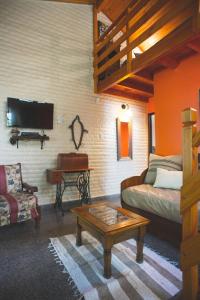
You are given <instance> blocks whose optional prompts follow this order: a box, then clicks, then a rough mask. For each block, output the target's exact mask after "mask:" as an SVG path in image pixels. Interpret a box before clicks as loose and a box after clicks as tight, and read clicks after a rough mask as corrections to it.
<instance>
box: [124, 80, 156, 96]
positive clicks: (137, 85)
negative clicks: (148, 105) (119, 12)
mask: <svg viewBox="0 0 200 300" xmlns="http://www.w3.org/2000/svg"><path fill="white" fill-rule="evenodd" d="M118 85H120V86H122V87H125V88H129V89H132V90H135V91H137V92H138V93H139V94H143V95H146V96H147V97H152V96H153V93H154V88H153V86H150V85H146V84H144V83H141V82H139V81H135V80H134V79H132V78H127V79H125V80H124V81H121V82H120V83H118Z"/></svg>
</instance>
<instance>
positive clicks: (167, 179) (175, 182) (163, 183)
mask: <svg viewBox="0 0 200 300" xmlns="http://www.w3.org/2000/svg"><path fill="white" fill-rule="evenodd" d="M182 185H183V172H182V171H168V170H165V169H161V168H157V175H156V181H155V183H154V185H153V186H154V187H156V188H164V189H174V190H180V188H181V186H182Z"/></svg>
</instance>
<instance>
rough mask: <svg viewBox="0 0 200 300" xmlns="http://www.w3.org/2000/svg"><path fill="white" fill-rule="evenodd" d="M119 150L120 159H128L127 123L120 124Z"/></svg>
mask: <svg viewBox="0 0 200 300" xmlns="http://www.w3.org/2000/svg"><path fill="white" fill-rule="evenodd" d="M120 126H121V148H120V155H121V157H128V153H129V130H128V123H127V122H121V125H120Z"/></svg>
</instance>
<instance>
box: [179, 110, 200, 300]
mask: <svg viewBox="0 0 200 300" xmlns="http://www.w3.org/2000/svg"><path fill="white" fill-rule="evenodd" d="M182 122H183V188H182V190H181V214H182V217H183V227H182V245H181V268H182V270H183V299H184V300H189V299H190V300H196V299H197V293H198V266H197V265H193V264H188V265H187V266H185V253H184V250H183V248H184V247H182V246H183V245H184V244H185V243H186V241H187V240H188V239H192V238H194V237H195V236H196V235H197V232H198V207H197V202H196V203H194V204H193V205H191V206H189V207H188V208H187V209H185V208H183V204H184V203H183V202H184V200H185V192H184V184H186V183H187V180H188V179H189V178H191V176H192V175H193V174H195V173H196V172H197V170H198V159H197V155H198V153H197V152H198V148H197V147H194V146H193V138H194V136H195V134H196V133H197V129H196V122H197V111H196V110H195V109H192V108H188V109H185V110H184V111H183V113H182ZM197 201H198V200H197ZM184 249H185V248H184ZM187 259H188V258H187ZM187 263H188V261H187Z"/></svg>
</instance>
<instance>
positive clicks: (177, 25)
mask: <svg viewBox="0 0 200 300" xmlns="http://www.w3.org/2000/svg"><path fill="white" fill-rule="evenodd" d="M199 2H200V0H198V1H197V0H176V1H175V0H138V1H133V2H131V4H130V5H129V6H128V7H126V9H125V10H124V11H123V13H122V14H121V15H120V16H119V17H118V18H117V20H115V22H113V23H112V24H111V26H110V27H109V28H108V29H107V30H106V32H105V33H104V34H103V35H102V36H101V37H99V36H98V26H97V13H98V8H97V7H95V6H94V84H95V92H97V93H102V92H104V91H105V90H109V89H112V88H113V86H114V85H115V86H117V88H118V89H119V90H120V89H126V88H132V89H135V90H136V91H137V93H138V91H139V94H141V96H142V95H143V96H144V98H148V97H151V96H152V95H153V81H152V79H153V77H152V74H153V73H154V71H155V70H158V69H159V68H161V67H171V68H174V67H176V66H177V64H178V62H177V61H176V59H173V57H171V56H169V54H170V52H171V51H173V50H174V49H176V50H177V49H179V47H181V46H183V45H185V43H186V42H187V43H189V42H190V41H191V40H192V42H191V43H190V47H191V49H192V46H193V48H194V47H195V45H194V43H193V39H194V37H196V36H197V35H198V34H199V31H200V18H199V16H200V11H199V6H200V5H199ZM197 47H198V52H199V49H200V46H199V45H197ZM138 49H139V50H140V54H138V53H137V51H138ZM193 50H194V49H193ZM134 53H136V54H135V55H134ZM122 59H124V61H123V62H122ZM151 68H152V69H151ZM149 69H151V71H152V72H149ZM127 78H129V81H127V80H126V79H127ZM122 82H123V83H124V82H125V85H124V84H123V83H122ZM135 83H139V84H140V86H139V87H138V86H136V88H135ZM140 92H141V93H140Z"/></svg>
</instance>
